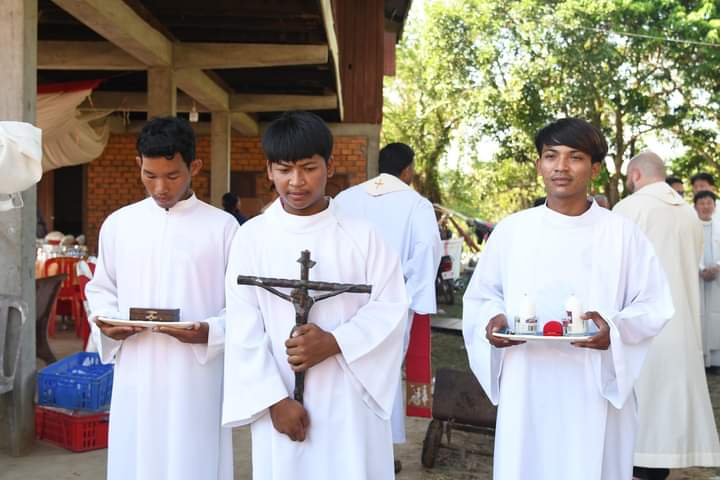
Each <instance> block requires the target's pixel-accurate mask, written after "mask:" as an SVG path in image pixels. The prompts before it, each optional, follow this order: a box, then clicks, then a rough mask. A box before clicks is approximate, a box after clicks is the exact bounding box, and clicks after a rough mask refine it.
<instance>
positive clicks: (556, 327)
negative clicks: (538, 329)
mask: <svg viewBox="0 0 720 480" xmlns="http://www.w3.org/2000/svg"><path fill="white" fill-rule="evenodd" d="M543 335H544V336H546V337H562V335H563V327H562V323H560V322H556V321H555V320H551V321H549V322H547V323H546V324H545V326H544V327H543Z"/></svg>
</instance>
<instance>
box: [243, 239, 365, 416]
mask: <svg viewBox="0 0 720 480" xmlns="http://www.w3.org/2000/svg"><path fill="white" fill-rule="evenodd" d="M298 263H299V264H300V280H286V279H284V278H262V277H249V276H247V275H238V278H237V283H238V285H254V286H256V287H260V288H264V289H265V290H267V291H268V292H270V293H272V294H273V295H276V296H278V297H280V298H282V299H284V300H287V301H288V302H290V303H292V304H293V307H295V326H294V327H293V329H292V331H291V332H290V337H291V338H292V336H293V334H294V333H295V329H296V328H298V327H299V326H301V325H305V324H307V323H308V315H309V314H310V309H311V308H312V306H313V305H315V303H316V302H319V301H320V300H325V299H326V298H330V297H334V296H336V295H340V294H341V293H370V292H371V291H372V285H350V284H345V283H326V282H311V281H310V269H311V268H312V267H314V266H315V262H313V261H312V260H311V259H310V251H309V250H303V251H302V252H301V253H300V258H299V259H298ZM276 287H279V288H283V287H285V288H292V291H291V292H290V295H288V294H285V293H282V292H281V291H279V290H277V289H276ZM309 290H317V291H329V292H330V293H326V294H324V295H319V296H317V297H311V296H310V294H309V293H308V291H309ZM304 392H305V372H304V371H302V372H295V390H294V391H293V399H295V400H296V401H298V402H300V403H303V394H304Z"/></svg>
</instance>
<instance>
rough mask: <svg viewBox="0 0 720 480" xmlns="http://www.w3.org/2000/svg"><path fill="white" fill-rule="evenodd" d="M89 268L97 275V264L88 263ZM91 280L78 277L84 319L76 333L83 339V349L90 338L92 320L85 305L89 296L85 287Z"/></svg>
mask: <svg viewBox="0 0 720 480" xmlns="http://www.w3.org/2000/svg"><path fill="white" fill-rule="evenodd" d="M87 264H88V267H90V272H92V273H93V274H95V264H94V263H93V262H87ZM90 280H91V279H90V278H88V277H86V276H85V275H78V276H77V281H78V288H79V290H80V299H81V301H82V309H81V313H82V319H81V320H80V322H78V324H76V328H75V332H76V333H77V336H78V337H80V338H82V341H83V349H85V347H87V343H88V338H89V337H90V320H89V319H88V316H87V314H88V312H87V309H86V308H85V305H87V296H86V295H85V286H86V285H87V284H88V282H90Z"/></svg>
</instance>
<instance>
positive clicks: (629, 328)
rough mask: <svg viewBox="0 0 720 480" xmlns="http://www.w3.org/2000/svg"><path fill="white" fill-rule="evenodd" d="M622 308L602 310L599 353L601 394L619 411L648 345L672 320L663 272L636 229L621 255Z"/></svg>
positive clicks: (647, 243)
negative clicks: (603, 347)
mask: <svg viewBox="0 0 720 480" xmlns="http://www.w3.org/2000/svg"><path fill="white" fill-rule="evenodd" d="M622 261H623V264H624V265H625V267H626V268H625V278H623V279H621V282H622V283H624V286H625V296H624V298H623V299H622V305H623V308H622V309H621V310H620V311H619V312H611V311H605V312H603V311H601V312H598V313H600V315H601V316H602V317H603V318H604V319H606V320H607V322H608V324H609V325H610V348H609V349H608V350H607V351H605V352H602V354H601V356H600V358H601V374H600V375H599V376H598V380H599V382H600V384H599V388H600V391H601V393H602V395H603V396H604V397H605V398H606V399H607V400H608V401H610V403H612V404H613V406H615V408H618V409H619V408H622V406H623V405H624V403H625V401H626V400H627V398H628V396H629V395H630V393H631V392H632V391H633V386H634V385H635V382H636V380H637V379H638V377H639V375H640V370H641V368H642V365H643V362H644V361H645V355H646V354H647V351H648V348H649V347H650V342H651V341H652V339H653V337H655V336H656V335H657V334H658V333H660V331H661V330H662V328H663V327H664V326H665V324H666V323H667V322H668V320H670V318H672V316H673V314H674V307H673V303H672V295H671V293H670V288H669V286H668V283H667V279H666V277H665V271H664V270H663V268H662V266H661V265H660V261H659V260H658V258H657V257H656V256H655V250H654V249H653V246H652V244H651V243H650V241H649V240H648V239H647V238H646V237H645V235H644V234H643V233H642V232H641V231H640V230H639V229H637V230H636V231H635V232H633V233H632V238H631V241H630V248H629V250H628V251H627V252H625V255H624V256H623V260H622Z"/></svg>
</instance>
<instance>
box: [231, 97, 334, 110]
mask: <svg viewBox="0 0 720 480" xmlns="http://www.w3.org/2000/svg"><path fill="white" fill-rule="evenodd" d="M337 106H338V96H337V95H335V94H334V93H333V94H329V95H267V94H247V93H243V94H235V95H232V96H231V97H230V110H232V111H233V112H284V111H288V110H333V109H335V108H337Z"/></svg>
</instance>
